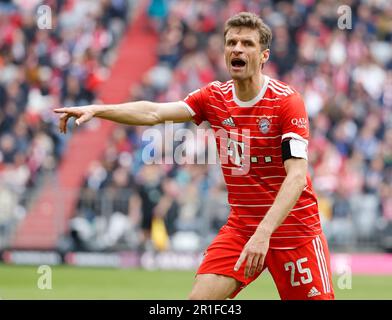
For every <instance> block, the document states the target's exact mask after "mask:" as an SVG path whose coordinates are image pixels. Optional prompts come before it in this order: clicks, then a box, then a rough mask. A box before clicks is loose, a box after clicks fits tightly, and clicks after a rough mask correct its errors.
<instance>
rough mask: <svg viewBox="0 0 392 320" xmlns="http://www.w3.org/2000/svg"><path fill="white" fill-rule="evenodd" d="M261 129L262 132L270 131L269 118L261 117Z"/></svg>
mask: <svg viewBox="0 0 392 320" xmlns="http://www.w3.org/2000/svg"><path fill="white" fill-rule="evenodd" d="M259 129H260V131H261V133H264V134H266V133H268V131H270V129H271V121H270V120H269V119H268V118H260V120H259Z"/></svg>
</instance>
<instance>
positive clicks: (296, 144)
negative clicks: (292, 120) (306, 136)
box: [282, 138, 308, 162]
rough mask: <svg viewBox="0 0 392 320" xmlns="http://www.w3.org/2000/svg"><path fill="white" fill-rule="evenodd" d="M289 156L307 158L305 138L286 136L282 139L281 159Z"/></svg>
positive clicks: (283, 159) (284, 159)
mask: <svg viewBox="0 0 392 320" xmlns="http://www.w3.org/2000/svg"><path fill="white" fill-rule="evenodd" d="M290 158H302V159H305V160H308V143H307V141H306V140H303V139H301V140H299V139H296V138H286V139H284V140H283V141H282V161H283V162H285V161H286V160H287V159H290Z"/></svg>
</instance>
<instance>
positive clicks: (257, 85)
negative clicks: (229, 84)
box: [234, 73, 264, 101]
mask: <svg viewBox="0 0 392 320" xmlns="http://www.w3.org/2000/svg"><path fill="white" fill-rule="evenodd" d="M263 84H264V76H263V74H262V73H259V74H258V75H257V76H255V77H252V78H250V79H245V80H234V88H235V93H236V95H237V98H238V99H240V100H241V101H249V100H252V99H253V98H255V97H256V96H257V95H258V94H259V92H260V90H261V88H262V87H263Z"/></svg>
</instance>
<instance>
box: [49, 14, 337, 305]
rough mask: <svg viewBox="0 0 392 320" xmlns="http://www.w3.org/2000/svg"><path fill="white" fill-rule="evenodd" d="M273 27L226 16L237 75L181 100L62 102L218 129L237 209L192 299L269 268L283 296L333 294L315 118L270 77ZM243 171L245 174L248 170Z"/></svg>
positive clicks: (125, 118)
mask: <svg viewBox="0 0 392 320" xmlns="http://www.w3.org/2000/svg"><path fill="white" fill-rule="evenodd" d="M271 39H272V34H271V30H270V29H269V27H268V26H267V25H266V24H265V23H264V22H263V21H262V20H261V19H260V18H259V17H258V16H257V15H255V14H253V13H249V12H242V13H239V14H237V15H235V16H233V17H231V18H230V19H228V20H227V21H226V24H225V29H224V57H225V62H226V66H227V68H228V71H229V73H230V75H231V77H232V80H230V81H227V82H225V83H221V82H218V81H215V82H212V83H210V84H208V85H207V86H205V87H203V88H201V89H199V90H196V91H194V92H192V93H190V94H189V95H188V96H187V97H186V98H185V99H184V101H178V102H170V103H154V102H149V101H137V102H129V103H124V104H120V105H89V106H84V107H72V108H59V109H56V110H55V112H57V113H61V114H62V115H61V117H60V123H59V127H60V131H61V132H66V128H67V120H68V119H69V118H72V117H74V118H76V124H77V125H80V124H82V123H84V122H86V121H88V120H90V119H91V118H93V117H99V118H102V119H107V120H112V121H115V122H118V123H124V124H130V125H155V124H158V123H163V122H165V121H174V122H185V121H190V120H193V121H194V122H195V123H196V124H200V123H201V122H202V121H208V122H209V123H210V125H211V127H212V128H213V129H214V130H215V131H216V132H218V131H219V132H222V131H223V132H225V133H227V135H226V138H225V136H224V135H222V134H216V143H217V145H218V150H220V156H221V158H222V156H226V157H227V158H228V161H226V162H222V161H221V166H222V172H223V175H224V178H225V182H226V185H227V190H228V194H229V196H228V198H229V204H230V215H229V217H228V221H227V223H226V224H225V225H224V226H223V227H222V228H221V230H220V231H219V233H218V235H217V236H216V238H215V239H214V240H213V242H212V243H211V244H210V246H209V247H208V248H207V250H206V252H205V254H204V259H203V261H202V263H201V265H200V267H199V269H198V271H197V275H196V278H195V283H194V285H193V288H192V290H191V293H190V295H189V298H190V299H226V298H233V297H235V296H236V294H237V293H238V292H239V291H240V290H241V289H243V288H244V287H245V286H246V285H248V284H249V283H251V282H252V281H253V280H255V279H256V278H257V277H258V276H259V275H260V273H261V272H262V271H263V270H265V269H266V268H268V270H269V272H270V273H271V275H272V277H273V279H274V281H275V284H276V286H277V289H278V291H279V294H280V297H281V299H303V300H307V299H334V292H333V287H332V279H331V269H330V262H329V252H328V245H327V242H326V239H325V237H324V235H323V232H322V229H321V225H320V218H319V213H318V205H317V199H316V195H315V193H314V191H313V189H312V183H311V180H310V177H309V174H308V173H307V145H308V138H309V122H308V117H307V114H306V110H305V106H304V103H303V101H302V98H301V96H300V94H299V93H298V92H297V91H295V90H294V89H293V88H292V87H290V86H288V85H287V84H285V83H283V82H281V81H278V80H275V79H272V78H270V77H268V76H267V75H265V74H263V72H262V70H263V66H264V64H265V63H266V62H267V61H268V58H269V54H270V50H269V47H270V44H271ZM241 170H242V174H241Z"/></svg>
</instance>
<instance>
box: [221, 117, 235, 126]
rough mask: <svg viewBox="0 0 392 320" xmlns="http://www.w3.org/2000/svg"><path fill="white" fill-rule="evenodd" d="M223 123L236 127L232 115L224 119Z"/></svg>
mask: <svg viewBox="0 0 392 320" xmlns="http://www.w3.org/2000/svg"><path fill="white" fill-rule="evenodd" d="M222 124H223V125H224V126H229V127H235V123H234V121H233V118H232V117H230V118H227V119H225V120H223V121H222Z"/></svg>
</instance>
